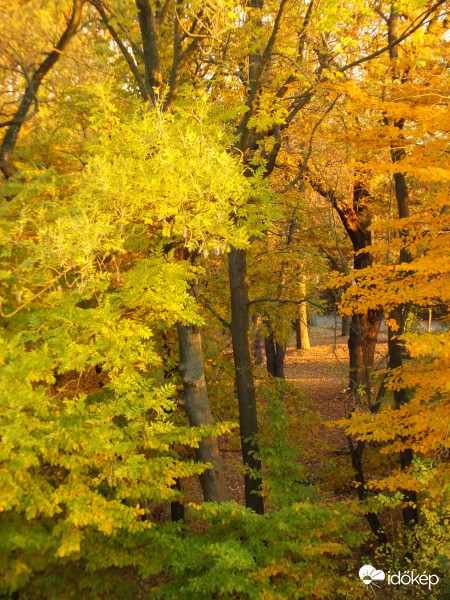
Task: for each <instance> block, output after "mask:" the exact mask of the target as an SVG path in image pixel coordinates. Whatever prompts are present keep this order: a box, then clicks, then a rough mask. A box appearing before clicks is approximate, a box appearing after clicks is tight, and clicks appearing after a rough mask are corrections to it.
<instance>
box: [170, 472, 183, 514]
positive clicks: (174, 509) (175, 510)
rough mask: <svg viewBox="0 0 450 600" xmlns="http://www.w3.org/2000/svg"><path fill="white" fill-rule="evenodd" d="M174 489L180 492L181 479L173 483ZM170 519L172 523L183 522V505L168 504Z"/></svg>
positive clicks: (178, 503)
mask: <svg viewBox="0 0 450 600" xmlns="http://www.w3.org/2000/svg"><path fill="white" fill-rule="evenodd" d="M174 488H175V489H176V490H178V491H179V492H181V479H177V480H176V481H175V485H174ZM170 519H171V520H172V521H184V505H183V504H182V503H181V502H171V503H170Z"/></svg>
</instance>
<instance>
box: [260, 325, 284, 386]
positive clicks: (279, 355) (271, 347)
mask: <svg viewBox="0 0 450 600" xmlns="http://www.w3.org/2000/svg"><path fill="white" fill-rule="evenodd" d="M265 349H266V365H267V371H268V372H269V373H270V374H271V375H272V376H273V377H280V379H285V377H284V359H285V356H286V344H280V343H279V342H277V340H276V339H275V337H274V335H273V333H272V332H271V333H270V334H269V335H268V336H267V337H266V339H265Z"/></svg>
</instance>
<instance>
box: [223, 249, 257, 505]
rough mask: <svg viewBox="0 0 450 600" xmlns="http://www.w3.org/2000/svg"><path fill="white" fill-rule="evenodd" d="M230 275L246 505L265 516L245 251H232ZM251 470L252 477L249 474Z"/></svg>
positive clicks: (230, 255) (229, 261) (232, 326)
mask: <svg viewBox="0 0 450 600" xmlns="http://www.w3.org/2000/svg"><path fill="white" fill-rule="evenodd" d="M228 272H229V278H230V298H231V337H232V342H233V357H234V366H235V373H236V390H237V395H238V402H239V425H240V435H241V444H242V458H243V462H244V466H245V468H246V472H245V474H244V484H245V505H246V506H247V507H248V508H251V509H253V510H254V511H255V512H256V513H258V514H264V501H263V498H262V496H261V487H262V480H261V477H260V475H259V473H260V471H261V461H260V460H259V459H258V458H256V457H255V452H257V451H258V444H257V440H256V435H257V433H258V416H257V407H256V393H255V381H254V377H253V371H252V360H251V354H250V343H249V312H248V288H247V281H246V276H247V257H246V252H245V250H238V249H237V248H231V250H230V253H229V255H228ZM249 469H250V470H251V471H252V474H250V472H249Z"/></svg>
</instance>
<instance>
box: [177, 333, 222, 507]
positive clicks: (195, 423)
mask: <svg viewBox="0 0 450 600" xmlns="http://www.w3.org/2000/svg"><path fill="white" fill-rule="evenodd" d="M177 330H178V341H179V346H180V365H179V371H180V375H181V378H182V381H183V397H184V410H185V411H186V414H187V417H188V420H189V425H190V426H191V427H201V426H202V425H212V424H213V417H212V414H211V409H210V405H209V398H208V391H207V388H206V380H205V373H204V365H203V354H202V341H201V332H200V329H199V328H198V327H197V326H196V325H183V324H181V323H178V324H177ZM197 458H198V459H199V460H200V461H202V462H203V463H210V464H211V467H210V468H208V469H207V470H206V471H205V472H204V473H202V475H200V483H201V486H202V490H203V496H204V498H205V501H206V502H225V501H226V500H228V499H229V497H228V492H227V486H226V482H225V476H224V472H223V465H222V459H221V457H220V452H219V445H218V442H217V437H215V436H207V437H205V438H203V439H202V440H201V441H200V443H199V448H198V450H197Z"/></svg>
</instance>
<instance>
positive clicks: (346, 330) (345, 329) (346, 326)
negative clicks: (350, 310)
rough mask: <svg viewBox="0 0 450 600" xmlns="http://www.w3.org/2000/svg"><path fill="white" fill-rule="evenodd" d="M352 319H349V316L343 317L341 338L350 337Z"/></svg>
mask: <svg viewBox="0 0 450 600" xmlns="http://www.w3.org/2000/svg"><path fill="white" fill-rule="evenodd" d="M351 320H352V319H351V317H349V316H348V315H344V316H343V317H342V323H341V336H342V337H346V336H349V335H350V323H351Z"/></svg>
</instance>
